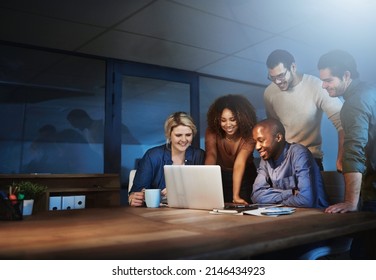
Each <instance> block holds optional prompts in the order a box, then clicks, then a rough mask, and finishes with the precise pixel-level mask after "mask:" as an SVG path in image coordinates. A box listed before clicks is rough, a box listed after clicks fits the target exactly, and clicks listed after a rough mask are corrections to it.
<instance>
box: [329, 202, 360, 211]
mask: <svg viewBox="0 0 376 280" xmlns="http://www.w3.org/2000/svg"><path fill="white" fill-rule="evenodd" d="M357 210H358V209H357V205H353V204H352V203H350V202H342V203H337V204H334V205H331V206H329V207H328V208H326V209H325V213H346V212H352V211H357Z"/></svg>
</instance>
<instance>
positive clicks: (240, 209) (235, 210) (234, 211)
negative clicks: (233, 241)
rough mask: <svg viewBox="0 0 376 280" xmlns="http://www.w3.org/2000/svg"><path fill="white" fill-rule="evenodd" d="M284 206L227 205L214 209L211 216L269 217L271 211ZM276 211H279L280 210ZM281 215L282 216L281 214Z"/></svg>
mask: <svg viewBox="0 0 376 280" xmlns="http://www.w3.org/2000/svg"><path fill="white" fill-rule="evenodd" d="M280 206H283V204H257V203H256V204H248V205H234V204H233V203H231V204H227V205H226V206H225V207H224V208H214V209H213V210H212V211H210V212H209V213H210V214H228V215H243V213H245V214H248V215H255V216H264V215H267V211H269V209H271V210H273V208H278V207H280ZM274 211H279V208H278V209H277V210H276V209H274ZM271 215H273V214H271ZM279 215H281V214H279Z"/></svg>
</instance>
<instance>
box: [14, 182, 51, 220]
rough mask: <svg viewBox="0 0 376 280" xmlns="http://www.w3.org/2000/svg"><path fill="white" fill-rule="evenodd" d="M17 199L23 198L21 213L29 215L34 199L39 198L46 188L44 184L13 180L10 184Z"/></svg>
mask: <svg viewBox="0 0 376 280" xmlns="http://www.w3.org/2000/svg"><path fill="white" fill-rule="evenodd" d="M10 189H12V190H13V191H12V192H13V193H15V194H16V195H17V197H18V199H19V200H23V215H31V214H32V211H33V205H34V201H36V200H38V199H40V198H41V197H42V196H43V195H44V193H45V192H46V190H47V187H46V186H43V185H40V184H38V183H33V182H30V181H20V182H13V183H12V185H10Z"/></svg>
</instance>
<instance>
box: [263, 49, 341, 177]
mask: <svg viewBox="0 0 376 280" xmlns="http://www.w3.org/2000/svg"><path fill="white" fill-rule="evenodd" d="M266 65H267V67H268V79H269V80H270V81H272V83H271V84H270V85H269V86H268V87H267V88H266V89H265V92H264V103H265V109H266V114H267V116H268V118H275V119H277V120H279V121H280V122H281V123H282V124H283V126H284V127H285V130H286V140H287V141H288V142H290V143H300V144H302V145H304V146H306V147H307V148H308V149H309V150H310V151H311V153H312V154H313V156H314V158H315V160H316V162H317V163H318V165H319V167H320V169H321V170H323V169H324V168H323V164H322V161H323V152H322V149H321V144H322V136H321V120H322V115H323V113H324V112H325V114H326V115H327V117H328V118H329V119H330V121H331V122H332V123H333V125H334V126H335V128H336V129H337V131H338V154H337V161H336V167H337V171H340V172H342V155H343V139H344V134H343V130H342V126H341V120H340V116H339V112H340V111H341V108H342V102H341V100H339V99H338V98H331V97H330V96H329V95H328V94H327V93H326V92H325V90H323V88H322V82H321V81H320V79H318V78H317V77H314V76H311V75H307V74H300V73H298V72H297V67H296V64H295V59H294V57H293V56H292V55H291V54H290V53H289V52H287V51H285V50H275V51H273V52H272V53H271V54H270V55H269V56H268V59H267V61H266Z"/></svg>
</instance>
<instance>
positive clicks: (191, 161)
mask: <svg viewBox="0 0 376 280" xmlns="http://www.w3.org/2000/svg"><path fill="white" fill-rule="evenodd" d="M204 162H205V151H204V150H202V149H198V148H193V147H192V146H190V147H188V149H187V150H186V151H185V164H186V165H203V164H204ZM172 163H173V162H172V158H171V150H170V149H168V148H167V146H166V145H161V146H157V147H154V148H151V149H149V150H147V151H146V153H145V155H144V156H143V157H142V159H141V160H140V162H139V163H138V168H137V172H136V175H135V178H134V180H133V186H132V189H131V191H130V192H139V191H141V190H142V189H143V188H145V189H157V188H159V189H161V190H162V189H164V188H165V187H166V183H165V178H164V170H163V166H164V165H172Z"/></svg>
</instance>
